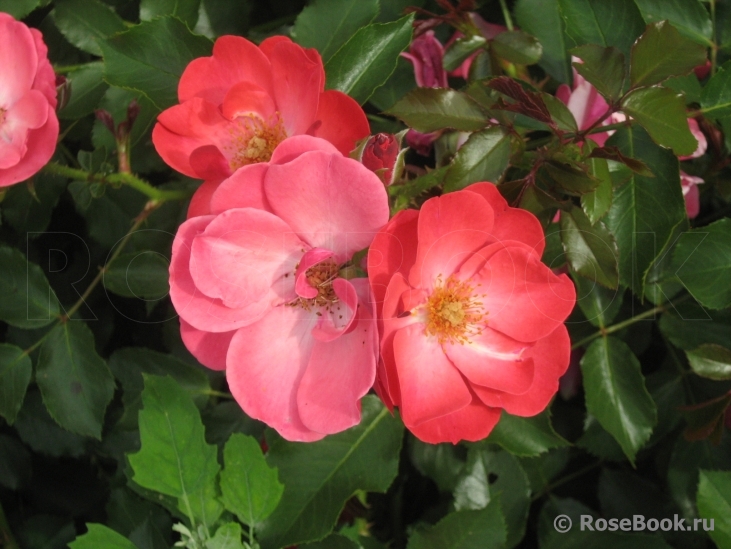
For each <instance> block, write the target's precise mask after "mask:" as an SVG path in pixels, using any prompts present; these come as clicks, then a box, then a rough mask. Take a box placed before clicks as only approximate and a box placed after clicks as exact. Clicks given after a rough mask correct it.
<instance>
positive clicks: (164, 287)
mask: <svg viewBox="0 0 731 549" xmlns="http://www.w3.org/2000/svg"><path fill="white" fill-rule="evenodd" d="M169 268H170V263H169V261H168V260H167V258H165V257H164V256H162V255H160V254H158V253H157V252H153V251H143V252H134V253H128V254H121V255H119V256H118V257H116V258H114V260H113V261H111V262H110V263H109V264H108V265H107V267H106V269H105V270H104V277H103V280H102V282H103V283H104V287H105V288H106V289H107V290H109V291H111V292H114V293H115V294H117V295H121V296H124V297H135V298H137V299H144V300H145V301H150V302H155V301H159V300H161V299H162V298H164V297H165V296H167V295H168V292H169V291H170V285H169V284H168V278H169V276H170V275H169V273H168V270H169Z"/></svg>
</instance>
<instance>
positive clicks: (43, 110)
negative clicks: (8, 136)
mask: <svg viewBox="0 0 731 549" xmlns="http://www.w3.org/2000/svg"><path fill="white" fill-rule="evenodd" d="M48 111H49V109H48V99H46V97H45V96H44V95H43V94H42V93H41V92H39V91H37V90H29V91H28V92H27V93H26V94H25V95H23V97H21V98H20V100H18V101H17V102H16V103H15V104H14V105H13V106H12V107H10V109H9V110H8V111H7V113H5V124H3V128H5V127H7V125H8V124H9V125H11V126H12V125H18V126H23V127H25V128H27V129H29V130H36V129H38V128H40V127H41V126H43V124H45V123H46V120H48Z"/></svg>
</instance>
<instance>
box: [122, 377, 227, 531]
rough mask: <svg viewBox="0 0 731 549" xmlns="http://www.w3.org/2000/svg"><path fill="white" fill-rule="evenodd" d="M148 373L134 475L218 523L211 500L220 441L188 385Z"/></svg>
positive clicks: (133, 458)
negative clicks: (209, 431)
mask: <svg viewBox="0 0 731 549" xmlns="http://www.w3.org/2000/svg"><path fill="white" fill-rule="evenodd" d="M144 379H145V390H144V391H143V393H142V402H143V406H144V408H143V410H142V411H141V412H140V440H141V442H142V448H141V450H140V451H139V452H137V453H136V454H130V455H128V456H127V457H128V459H129V463H130V465H131V466H132V469H133V470H134V476H133V480H134V481H135V482H136V483H137V484H139V485H140V486H142V487H143V488H147V489H149V490H154V491H156V492H160V493H162V494H165V495H168V496H172V497H176V498H178V507H179V508H180V510H181V511H183V512H184V513H185V514H186V515H188V516H189V517H192V516H195V517H197V518H200V519H203V520H204V522H211V523H212V522H213V520H215V518H214V519H213V520H211V515H210V514H209V513H208V511H209V510H210V508H211V507H212V506H211V505H210V502H209V501H208V500H210V499H214V498H215V495H216V477H217V475H218V471H219V469H220V467H219V465H218V461H217V458H216V453H217V452H216V447H215V446H212V445H210V444H207V443H206V441H205V436H204V431H203V423H202V422H201V419H200V414H199V413H198V410H197V408H196V407H195V404H193V400H192V399H191V398H190V396H189V395H188V394H187V393H186V392H185V390H184V389H182V388H181V387H179V386H178V384H177V383H176V382H175V381H174V380H173V379H172V378H170V377H158V376H149V375H145V376H144ZM214 514H215V513H214Z"/></svg>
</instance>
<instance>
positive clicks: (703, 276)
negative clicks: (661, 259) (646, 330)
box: [672, 218, 731, 309]
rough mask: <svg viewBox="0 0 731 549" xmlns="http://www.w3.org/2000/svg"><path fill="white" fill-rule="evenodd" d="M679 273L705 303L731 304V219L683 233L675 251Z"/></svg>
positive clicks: (694, 295) (712, 305) (676, 267)
mask: <svg viewBox="0 0 731 549" xmlns="http://www.w3.org/2000/svg"><path fill="white" fill-rule="evenodd" d="M672 266H673V267H674V268H675V276H676V277H677V278H678V279H679V280H680V281H681V282H682V283H683V285H684V286H685V287H686V288H687V289H688V291H689V292H690V293H691V294H692V295H693V297H694V298H696V299H697V300H698V301H699V302H700V303H701V304H702V305H704V306H706V307H710V308H711V309H725V308H727V307H729V306H730V305H731V219H728V218H726V219H720V220H718V221H716V222H714V223H711V224H710V225H707V226H706V227H700V228H698V229H693V230H690V231H688V232H686V233H683V234H682V235H680V238H679V239H678V244H677V246H676V247H675V251H674V253H673V262H672Z"/></svg>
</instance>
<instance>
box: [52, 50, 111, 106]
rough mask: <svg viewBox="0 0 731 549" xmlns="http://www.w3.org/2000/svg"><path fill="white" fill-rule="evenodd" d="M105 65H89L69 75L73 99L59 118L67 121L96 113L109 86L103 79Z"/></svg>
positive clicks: (71, 98)
mask: <svg viewBox="0 0 731 549" xmlns="http://www.w3.org/2000/svg"><path fill="white" fill-rule="evenodd" d="M103 73H104V63H88V64H87V65H85V66H84V67H82V68H80V69H79V70H75V71H73V72H72V73H70V74H69V75H68V80H69V82H70V83H71V84H70V86H71V97H70V99H69V102H68V103H67V104H66V106H65V107H64V108H63V109H61V110H60V111H59V113H58V117H59V118H62V119H66V120H74V119H76V118H81V117H83V116H86V115H87V114H91V113H92V112H94V109H95V108H96V107H97V105H98V104H99V101H101V98H102V97H103V96H104V93H105V92H106V91H107V88H108V87H109V85H108V84H107V83H106V82H104V80H103V79H102V74H103Z"/></svg>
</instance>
